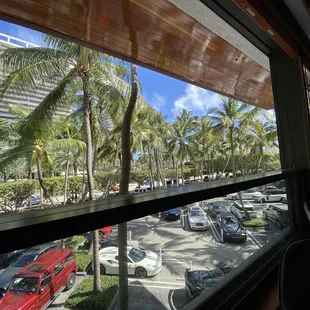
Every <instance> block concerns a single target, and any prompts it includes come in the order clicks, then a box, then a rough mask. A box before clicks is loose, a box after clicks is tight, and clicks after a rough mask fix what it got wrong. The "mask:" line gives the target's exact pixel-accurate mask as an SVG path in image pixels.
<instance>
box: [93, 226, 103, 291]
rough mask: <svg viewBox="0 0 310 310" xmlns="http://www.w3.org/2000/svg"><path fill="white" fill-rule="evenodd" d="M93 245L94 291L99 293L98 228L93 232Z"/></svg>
mask: <svg viewBox="0 0 310 310" xmlns="http://www.w3.org/2000/svg"><path fill="white" fill-rule="evenodd" d="M92 246H93V265H94V292H95V293H97V292H100V291H101V285H100V262H99V232H98V230H94V231H93V233H92Z"/></svg>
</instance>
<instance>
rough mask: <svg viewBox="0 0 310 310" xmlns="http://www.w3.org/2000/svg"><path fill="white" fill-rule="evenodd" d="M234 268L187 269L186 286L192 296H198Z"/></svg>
mask: <svg viewBox="0 0 310 310" xmlns="http://www.w3.org/2000/svg"><path fill="white" fill-rule="evenodd" d="M231 269H232V268H230V267H228V268H227V267H225V268H217V269H213V270H190V269H186V270H185V288H186V291H187V294H188V296H189V297H190V298H193V297H197V296H198V295H200V294H201V293H202V292H203V291H205V290H208V289H209V288H210V287H211V286H212V285H214V284H215V283H216V282H218V281H219V280H220V279H221V278H223V277H224V276H225V274H227V273H228V272H230V270H231Z"/></svg>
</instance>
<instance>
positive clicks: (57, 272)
mask: <svg viewBox="0 0 310 310" xmlns="http://www.w3.org/2000/svg"><path fill="white" fill-rule="evenodd" d="M62 270H63V266H62V263H61V262H59V263H57V264H56V265H55V267H54V274H55V276H57V275H58V274H59V273H60V272H61V271H62Z"/></svg>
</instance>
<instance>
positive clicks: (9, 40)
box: [0, 32, 39, 47]
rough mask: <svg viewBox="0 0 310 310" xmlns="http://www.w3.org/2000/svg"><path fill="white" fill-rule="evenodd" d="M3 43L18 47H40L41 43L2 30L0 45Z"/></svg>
mask: <svg viewBox="0 0 310 310" xmlns="http://www.w3.org/2000/svg"><path fill="white" fill-rule="evenodd" d="M1 43H4V44H9V45H11V46H16V47H39V45H36V44H33V43H30V42H27V41H25V40H22V39H19V38H16V37H12V36H10V35H8V34H4V33H1V32H0V45H1ZM19 43H20V44H19Z"/></svg>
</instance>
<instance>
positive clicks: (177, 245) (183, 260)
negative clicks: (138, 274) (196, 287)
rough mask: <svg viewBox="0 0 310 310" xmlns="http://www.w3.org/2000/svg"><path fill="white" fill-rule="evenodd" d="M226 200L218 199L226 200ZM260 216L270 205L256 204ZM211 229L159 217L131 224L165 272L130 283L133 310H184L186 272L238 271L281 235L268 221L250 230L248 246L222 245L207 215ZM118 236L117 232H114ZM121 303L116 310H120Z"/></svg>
mask: <svg viewBox="0 0 310 310" xmlns="http://www.w3.org/2000/svg"><path fill="white" fill-rule="evenodd" d="M223 199H225V198H216V199H213V201H215V200H223ZM253 205H254V207H255V210H256V211H257V212H258V216H259V217H261V216H262V210H263V209H264V208H265V207H266V206H267V205H266V204H254V203H253ZM207 217H208V220H209V224H210V229H208V230H206V231H192V230H191V229H190V228H189V224H188V219H187V215H186V214H185V213H183V212H182V214H181V217H180V220H178V221H165V220H164V219H161V218H159V216H158V215H149V216H146V217H143V218H140V219H136V220H134V221H131V222H129V223H128V231H130V234H131V237H132V240H133V241H134V244H135V245H136V244H137V245H138V246H139V248H140V249H148V250H151V251H153V252H156V253H158V254H161V255H162V261H163V268H162V270H161V272H160V273H159V274H158V275H156V276H155V277H153V278H146V279H137V278H130V280H129V300H130V301H129V304H130V309H139V308H141V307H142V305H143V307H142V308H143V309H174V310H175V309H180V308H182V307H183V306H185V305H186V304H187V303H189V302H190V300H191V299H190V298H189V297H188V296H187V293H186V291H185V283H184V273H185V269H186V268H192V269H193V270H195V269H209V270H211V269H215V268H217V267H219V266H223V265H226V266H227V265H228V266H231V267H236V266H238V265H239V264H240V263H242V262H243V261H244V260H245V259H247V258H248V257H249V256H250V255H252V254H253V253H254V252H255V251H257V250H258V249H259V248H261V247H262V246H264V245H265V244H266V243H268V242H269V241H270V239H271V238H273V237H274V236H276V235H278V234H279V233H281V231H280V230H279V229H278V228H277V227H276V225H275V224H274V223H272V222H270V221H268V224H269V225H268V226H267V227H265V228H256V229H248V230H247V235H248V238H247V241H246V242H245V243H228V242H225V243H222V242H221V237H220V232H219V231H218V229H217V227H216V226H215V221H214V220H213V219H212V218H211V217H210V216H209V215H208V214H207ZM114 232H117V228H115V229H114ZM117 305H118V300H117V301H116V302H115V304H114V307H113V309H117Z"/></svg>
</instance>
